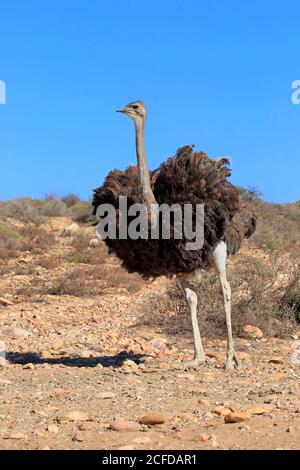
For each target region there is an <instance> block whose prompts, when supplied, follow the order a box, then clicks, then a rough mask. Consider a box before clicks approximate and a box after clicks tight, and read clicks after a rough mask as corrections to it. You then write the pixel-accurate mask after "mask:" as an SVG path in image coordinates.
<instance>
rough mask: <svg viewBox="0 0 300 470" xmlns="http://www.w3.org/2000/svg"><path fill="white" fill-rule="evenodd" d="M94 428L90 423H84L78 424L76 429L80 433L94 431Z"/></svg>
mask: <svg viewBox="0 0 300 470" xmlns="http://www.w3.org/2000/svg"><path fill="white" fill-rule="evenodd" d="M94 427H95V424H94V423H91V422H90V421H85V422H83V423H81V424H79V426H78V429H80V431H91V430H92V429H94Z"/></svg>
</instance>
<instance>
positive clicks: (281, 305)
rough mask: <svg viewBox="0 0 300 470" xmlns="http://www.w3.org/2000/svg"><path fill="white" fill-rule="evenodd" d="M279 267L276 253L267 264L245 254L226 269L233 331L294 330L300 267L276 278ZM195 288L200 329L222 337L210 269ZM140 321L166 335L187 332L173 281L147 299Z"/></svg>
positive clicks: (183, 308) (268, 332)
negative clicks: (253, 328) (252, 327)
mask: <svg viewBox="0 0 300 470" xmlns="http://www.w3.org/2000/svg"><path fill="white" fill-rule="evenodd" d="M281 269H282V266H281V265H280V263H279V261H278V260H277V259H276V258H274V259H272V260H271V262H270V263H266V262H265V261H262V260H259V259H255V258H254V259H253V258H249V260H248V261H247V262H243V263H240V264H238V263H237V264H236V265H235V266H234V267H232V268H231V269H229V273H228V277H229V281H230V283H231V286H232V291H233V308H232V324H233V331H234V333H235V335H240V334H242V328H243V326H245V325H247V324H253V325H256V326H258V327H260V328H261V329H262V330H263V332H264V334H265V335H266V336H278V337H283V336H287V335H289V334H291V332H292V331H293V330H294V329H295V327H296V324H297V322H299V316H300V269H299V268H295V269H294V270H291V271H290V273H289V278H288V279H287V280H286V281H285V283H281V282H280V272H281ZM195 290H196V292H197V295H198V318H199V323H200V326H201V331H202V334H203V335H204V336H206V337H225V336H226V322H225V314H224V310H223V303H222V295H221V289H220V286H219V281H218V279H217V277H216V275H215V273H214V272H213V271H209V272H206V273H205V275H204V276H203V278H202V281H201V283H200V284H199V285H198V286H195ZM142 321H143V323H144V322H145V323H147V324H151V325H154V326H159V327H160V328H162V329H163V330H164V331H165V332H166V333H167V334H170V335H175V336H176V335H179V336H190V334H191V323H190V318H189V315H188V313H187V308H186V305H185V302H184V299H183V295H182V293H181V290H180V289H179V287H178V286H177V284H176V283H171V284H170V286H169V288H168V290H167V292H166V295H165V296H157V297H154V298H153V297H152V298H151V299H149V303H148V304H147V306H146V308H145V314H144V315H143V318H142Z"/></svg>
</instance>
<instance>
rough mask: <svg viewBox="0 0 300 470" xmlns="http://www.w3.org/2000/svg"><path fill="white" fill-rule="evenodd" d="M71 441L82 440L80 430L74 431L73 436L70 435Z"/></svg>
mask: <svg viewBox="0 0 300 470" xmlns="http://www.w3.org/2000/svg"><path fill="white" fill-rule="evenodd" d="M72 441H74V442H76V441H77V442H83V441H84V436H83V434H82V432H80V431H76V432H75V434H74V436H73V437H72Z"/></svg>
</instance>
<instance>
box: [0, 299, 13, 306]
mask: <svg viewBox="0 0 300 470" xmlns="http://www.w3.org/2000/svg"><path fill="white" fill-rule="evenodd" d="M0 304H3V305H5V306H8V307H9V306H12V305H14V304H13V302H11V301H10V300H7V299H5V298H4V297H0Z"/></svg>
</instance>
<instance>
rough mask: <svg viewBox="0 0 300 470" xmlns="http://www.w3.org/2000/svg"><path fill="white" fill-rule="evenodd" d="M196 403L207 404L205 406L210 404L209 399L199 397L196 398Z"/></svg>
mask: <svg viewBox="0 0 300 470" xmlns="http://www.w3.org/2000/svg"><path fill="white" fill-rule="evenodd" d="M198 403H199V405H201V406H207V407H208V406H209V405H210V403H209V401H208V400H205V399H203V398H200V400H198Z"/></svg>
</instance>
